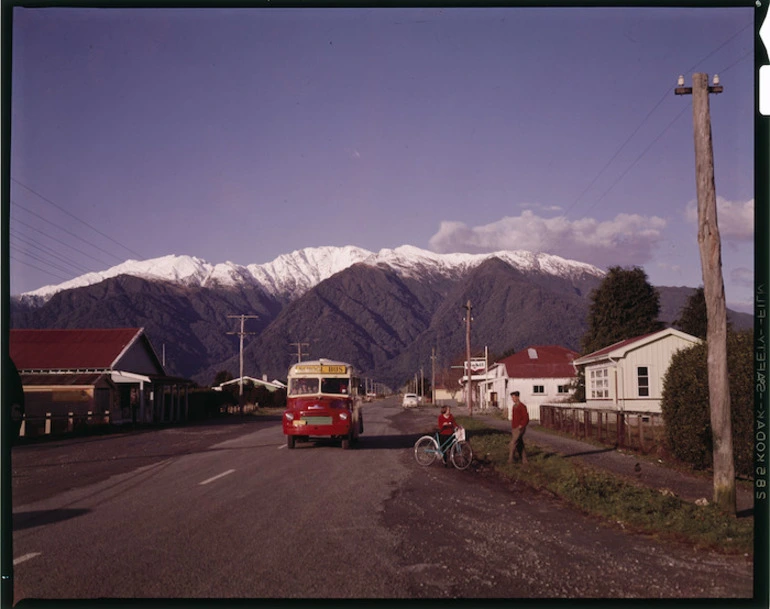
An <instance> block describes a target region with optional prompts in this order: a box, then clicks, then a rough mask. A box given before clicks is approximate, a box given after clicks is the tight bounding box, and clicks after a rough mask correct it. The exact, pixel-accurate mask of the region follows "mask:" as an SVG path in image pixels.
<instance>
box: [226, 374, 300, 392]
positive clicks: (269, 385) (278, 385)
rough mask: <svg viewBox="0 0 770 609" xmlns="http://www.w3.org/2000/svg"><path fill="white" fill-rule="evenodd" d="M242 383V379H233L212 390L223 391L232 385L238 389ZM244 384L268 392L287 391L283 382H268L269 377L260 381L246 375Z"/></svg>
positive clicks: (264, 377) (274, 380)
mask: <svg viewBox="0 0 770 609" xmlns="http://www.w3.org/2000/svg"><path fill="white" fill-rule="evenodd" d="M240 382H241V379H240V378H237V379H232V380H229V381H225V382H224V383H219V385H216V386H215V387H212V389H213V390H214V391H222V389H225V388H227V387H230V386H232V385H235V386H236V387H237V386H238V385H239V383H240ZM243 382H244V384H245V383H247V382H250V383H251V384H252V385H254V386H255V387H264V388H265V389H267V390H268V391H278V390H279V389H286V385H284V384H283V383H282V382H281V381H279V380H276V379H273V380H272V381H268V380H267V376H263V377H262V378H261V379H258V378H254V377H253V376H246V375H244V376H243Z"/></svg>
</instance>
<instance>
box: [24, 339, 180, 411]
mask: <svg viewBox="0 0 770 609" xmlns="http://www.w3.org/2000/svg"><path fill="white" fill-rule="evenodd" d="M9 350H10V355H11V358H12V359H13V361H14V362H15V364H16V367H17V368H18V370H19V374H20V376H21V380H22V386H23V388H24V398H25V410H26V416H27V418H34V417H43V416H45V414H46V413H51V415H52V416H54V417H57V416H58V417H62V416H65V417H66V416H67V415H68V414H69V413H72V414H74V415H86V414H87V413H91V414H92V415H93V416H94V417H95V418H96V417H99V416H101V419H104V418H107V419H108V421H109V422H110V423H117V424H120V423H127V422H139V423H151V422H162V421H179V420H183V419H186V418H187V411H188V400H187V395H188V394H187V390H188V387H189V386H190V385H191V384H192V381H189V380H186V379H183V378H178V377H171V376H168V375H167V374H166V372H165V370H164V368H163V364H162V363H161V361H160V360H159V359H158V356H157V354H156V352H155V350H154V349H153V347H152V345H151V344H150V341H149V339H148V338H147V336H146V335H145V333H144V329H143V328H108V329H67V330H11V331H10V336H9ZM105 413H108V417H105V416H104V415H105Z"/></svg>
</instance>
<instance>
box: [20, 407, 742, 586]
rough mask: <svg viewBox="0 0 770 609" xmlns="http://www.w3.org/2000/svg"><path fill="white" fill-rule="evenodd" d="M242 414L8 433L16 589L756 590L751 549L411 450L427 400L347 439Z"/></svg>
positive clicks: (371, 419) (390, 411)
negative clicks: (590, 510) (301, 434)
mask: <svg viewBox="0 0 770 609" xmlns="http://www.w3.org/2000/svg"><path fill="white" fill-rule="evenodd" d="M247 421H248V422H242V421H239V420H231V421H228V422H224V423H222V422H219V423H216V424H214V423H212V424H205V425H190V426H184V427H178V428H168V429H164V430H155V431H147V432H142V433H138V434H121V435H111V436H105V437H100V438H83V439H71V440H64V441H57V442H48V443H42V444H37V445H27V446H18V447H15V448H14V449H13V458H12V476H13V523H14V532H13V557H14V591H15V600H17V601H18V600H20V599H22V598H29V597H31V598H54V599H59V598H113V597H115V598H211V599H216V598H264V597H270V598H290V597H302V598H436V597H477V598H482V597H508V598H517V599H530V598H532V599H537V598H556V597H569V598H597V597H609V598H632V597H637V598H686V597H701V598H703V597H750V596H751V594H752V564H751V562H750V561H748V560H747V559H745V558H743V557H735V556H732V557H730V556H722V555H719V554H711V553H707V552H702V551H695V550H692V549H690V548H688V547H686V546H683V545H679V544H675V543H670V542H661V541H659V540H655V539H652V538H649V537H643V536H639V535H634V534H630V533H628V532H626V531H624V530H623V529H622V528H621V527H620V526H617V525H606V524H603V523H600V522H599V521H597V520H594V519H592V518H588V517H586V516H584V515H582V514H580V513H578V512H576V511H574V510H572V509H570V508H568V507H565V506H564V505H562V504H561V503H560V502H558V501H557V500H555V499H553V498H549V497H545V496H543V495H542V494H537V493H534V492H532V491H530V490H528V489H527V488H524V487H523V486H521V485H517V484H516V483H513V484H503V483H501V482H499V481H497V480H495V479H490V478H489V477H485V476H480V475H478V474H477V473H476V472H475V471H474V470H473V468H471V469H469V470H467V471H464V472H458V471H456V470H454V469H453V468H444V467H443V466H441V465H438V464H434V465H432V466H430V467H427V468H423V467H421V466H419V465H417V463H416V462H415V461H414V458H413V455H412V451H411V447H412V445H413V443H414V441H415V440H416V439H417V437H419V435H421V433H422V432H423V431H425V430H428V429H429V428H430V427H431V426H432V425H433V423H434V413H433V411H427V412H426V411H423V410H416V409H415V410H409V411H403V410H402V409H401V408H400V406H399V405H398V404H397V403H396V401H395V400H393V399H391V400H386V401H378V402H374V403H371V404H367V405H366V407H365V410H364V421H365V425H364V427H365V428H364V435H363V436H362V437H361V440H360V443H359V446H358V447H357V448H356V449H353V450H349V451H343V450H342V449H341V448H340V447H339V446H338V445H334V444H331V443H324V442H319V443H310V444H299V445H298V448H296V449H294V450H289V449H287V448H286V446H285V445H286V443H285V441H284V437H283V435H282V433H281V428H280V422H279V421H277V420H258V419H254V418H249V419H247Z"/></svg>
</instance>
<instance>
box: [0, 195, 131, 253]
mask: <svg viewBox="0 0 770 609" xmlns="http://www.w3.org/2000/svg"><path fill="white" fill-rule="evenodd" d="M11 202H12V203H13V201H11ZM14 204H15V203H14ZM19 207H21V206H19ZM22 209H25V211H27V212H29V213H31V214H33V215H35V216H37V215H38V214H36V213H35V212H30V211H29V210H28V209H26V208H22ZM38 217H39V218H42V216H38ZM42 219H43V220H45V218H42ZM15 222H17V223H19V224H21V225H23V226H26V227H27V228H31V229H32V230H34V231H37V232H38V233H40V234H41V235H44V236H46V237H48V238H49V239H53V240H54V241H57V242H59V243H61V244H62V245H66V246H67V247H69V248H72V249H74V250H75V251H77V252H80V253H81V254H83V255H85V256H88V257H89V258H91V259H92V260H96V261H97V262H100V263H101V264H106V263H104V262H103V261H101V260H98V259H97V258H94V257H93V256H91V255H90V254H86V253H85V252H83V251H81V250H79V249H77V248H76V247H73V246H71V245H69V244H67V243H65V242H64V241H61V240H60V239H57V238H56V237H54V236H52V235H49V234H48V233H45V232H43V231H41V230H40V229H39V228H36V227H34V226H32V225H31V224H27V223H26V222H24V221H22V220H19V219H18V218H17V219H16V220H15ZM46 222H49V221H48V220H46ZM54 226H57V228H58V229H59V230H61V231H62V232H65V233H67V234H68V235H71V236H73V237H75V239H78V240H80V241H82V242H83V243H87V244H88V245H90V246H91V247H93V248H96V249H98V250H99V251H100V252H103V253H105V254H107V255H108V256H112V257H113V258H115V260H121V259H120V258H119V257H118V256H116V255H115V254H112V253H110V252H108V251H107V250H106V249H103V248H101V247H99V246H98V245H96V244H95V243H91V242H90V241H88V240H86V239H83V237H81V236H79V235H76V234H75V233H73V232H72V231H69V230H67V229H66V228H62V227H61V226H58V225H56V224H54Z"/></svg>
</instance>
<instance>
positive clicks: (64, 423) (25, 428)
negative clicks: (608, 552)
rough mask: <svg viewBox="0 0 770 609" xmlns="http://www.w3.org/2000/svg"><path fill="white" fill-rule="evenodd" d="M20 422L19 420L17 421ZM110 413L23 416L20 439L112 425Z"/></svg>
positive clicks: (47, 413) (107, 411) (48, 413)
mask: <svg viewBox="0 0 770 609" xmlns="http://www.w3.org/2000/svg"><path fill="white" fill-rule="evenodd" d="M17 420H18V419H17ZM110 421H111V419H110V411H109V410H105V411H104V412H99V413H94V412H86V413H77V414H75V413H72V412H68V413H67V414H66V415H65V414H62V415H54V414H52V413H50V412H46V413H45V415H43V416H26V415H25V416H22V419H21V427H20V428H19V437H21V438H24V437H30V436H49V435H57V434H62V433H71V432H73V431H75V430H77V429H84V428H89V427H94V426H97V425H109V424H110Z"/></svg>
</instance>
